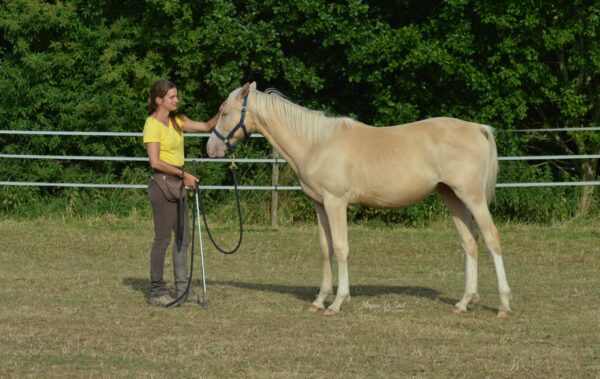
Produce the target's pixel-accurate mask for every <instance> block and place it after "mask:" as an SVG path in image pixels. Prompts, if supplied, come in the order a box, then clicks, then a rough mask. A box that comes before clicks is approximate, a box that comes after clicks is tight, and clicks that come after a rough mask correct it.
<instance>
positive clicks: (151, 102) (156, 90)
mask: <svg viewBox="0 0 600 379" xmlns="http://www.w3.org/2000/svg"><path fill="white" fill-rule="evenodd" d="M176 87H177V86H176V85H175V84H174V83H173V82H171V81H169V80H167V79H161V80H159V81H157V82H155V83H154V84H153V85H152V87H151V88H150V95H149V96H148V102H147V104H146V108H148V114H149V115H151V114H152V113H154V112H155V111H156V108H158V106H157V105H156V98H157V97H160V98H163V97H165V95H166V94H167V92H169V90H170V89H172V88H176ZM175 116H176V114H175V113H173V112H170V113H169V119H170V120H171V124H173V127H174V128H175V130H176V131H177V133H179V134H181V133H182V132H183V131H182V130H181V127H180V126H179V124H178V123H177V121H176V120H175Z"/></svg>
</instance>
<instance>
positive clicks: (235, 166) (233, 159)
mask: <svg viewBox="0 0 600 379" xmlns="http://www.w3.org/2000/svg"><path fill="white" fill-rule="evenodd" d="M229 168H230V169H236V168H237V165H236V164H235V154H231V164H230V165H229Z"/></svg>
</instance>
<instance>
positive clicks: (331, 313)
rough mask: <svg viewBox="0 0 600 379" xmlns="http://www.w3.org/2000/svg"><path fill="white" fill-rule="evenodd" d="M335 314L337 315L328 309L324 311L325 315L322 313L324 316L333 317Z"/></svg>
mask: <svg viewBox="0 0 600 379" xmlns="http://www.w3.org/2000/svg"><path fill="white" fill-rule="evenodd" d="M336 314H337V312H336V311H334V310H333V309H329V308H327V309H325V313H324V315H325V316H335V315H336Z"/></svg>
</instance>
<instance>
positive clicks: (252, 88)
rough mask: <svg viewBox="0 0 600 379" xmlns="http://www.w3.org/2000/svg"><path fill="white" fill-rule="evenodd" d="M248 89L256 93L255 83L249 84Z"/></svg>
mask: <svg viewBox="0 0 600 379" xmlns="http://www.w3.org/2000/svg"><path fill="white" fill-rule="evenodd" d="M250 89H251V90H252V91H256V82H252V83H250Z"/></svg>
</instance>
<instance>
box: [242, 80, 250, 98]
mask: <svg viewBox="0 0 600 379" xmlns="http://www.w3.org/2000/svg"><path fill="white" fill-rule="evenodd" d="M248 93H250V83H246V84H244V86H243V87H242V90H241V91H240V97H245V96H248Z"/></svg>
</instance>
